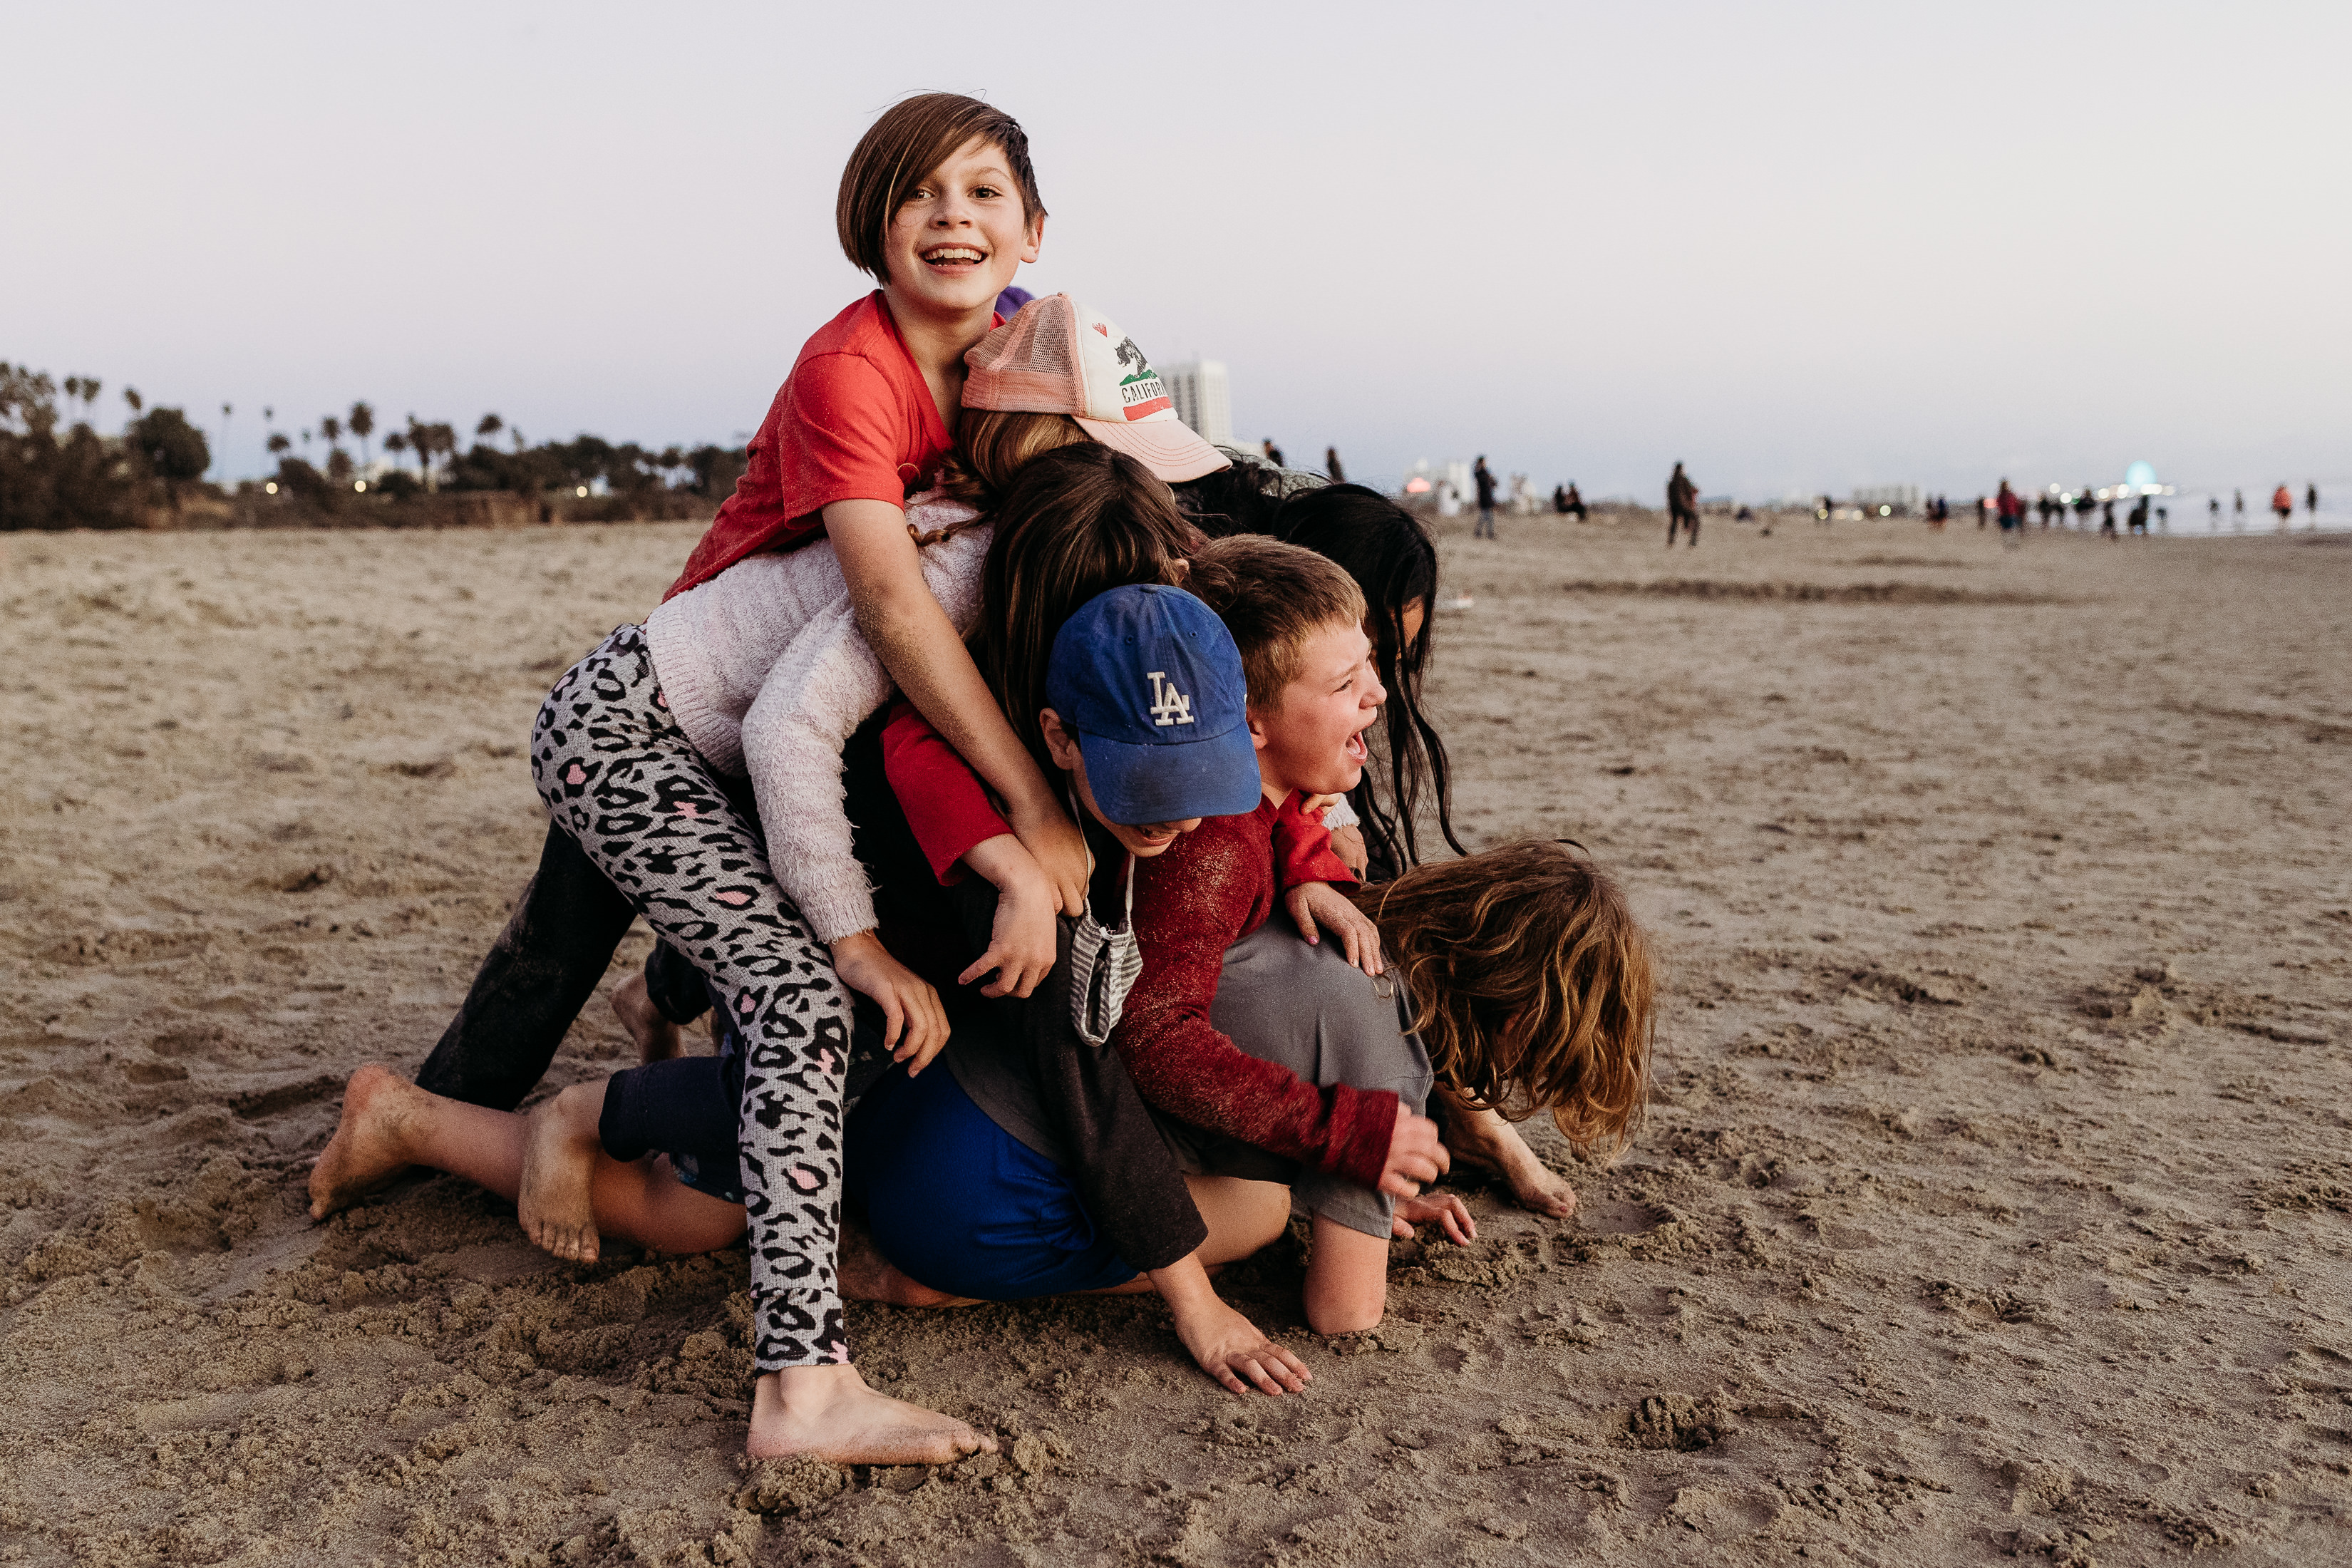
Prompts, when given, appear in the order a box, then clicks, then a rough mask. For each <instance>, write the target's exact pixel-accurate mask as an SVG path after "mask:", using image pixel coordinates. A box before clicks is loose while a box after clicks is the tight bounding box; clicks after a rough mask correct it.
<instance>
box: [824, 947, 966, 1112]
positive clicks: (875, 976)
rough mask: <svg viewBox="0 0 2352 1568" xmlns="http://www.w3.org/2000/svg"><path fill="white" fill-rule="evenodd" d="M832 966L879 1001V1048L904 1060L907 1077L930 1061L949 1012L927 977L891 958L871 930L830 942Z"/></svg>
mask: <svg viewBox="0 0 2352 1568" xmlns="http://www.w3.org/2000/svg"><path fill="white" fill-rule="evenodd" d="M833 971H834V973H835V974H838V975H840V976H841V979H842V983H843V984H845V985H847V986H848V987H849V988H850V989H851V990H853V991H857V992H862V993H863V994H866V995H867V996H871V997H872V998H874V1000H875V1001H876V1002H877V1003H878V1004H879V1005H881V1008H882V1019H883V1023H882V1048H883V1049H884V1050H887V1051H888V1052H889V1053H890V1058H891V1059H892V1060H893V1061H901V1062H905V1063H906V1064H907V1076H908V1078H912V1077H914V1076H915V1075H916V1074H918V1073H919V1072H921V1071H922V1070H923V1069H924V1068H927V1067H929V1066H930V1065H931V1058H933V1057H935V1056H938V1055H939V1054H940V1047H942V1046H944V1045H946V1044H947V1043H948V1015H947V1009H946V1008H944V1007H942V1006H940V994H939V993H938V992H937V991H934V990H932V989H931V986H930V983H929V981H927V980H925V979H923V978H922V977H921V976H920V975H919V974H917V973H915V972H914V971H913V970H911V969H908V967H907V966H906V965H905V964H903V963H899V962H898V960H897V959H895V958H893V957H891V956H890V954H889V952H888V950H887V949H886V948H884V947H883V945H882V942H881V939H880V938H878V937H877V936H876V935H875V934H874V933H873V932H872V931H859V932H858V933H857V934H856V935H855V936H845V937H843V938H842V939H841V940H840V941H839V942H835V943H834V944H833Z"/></svg>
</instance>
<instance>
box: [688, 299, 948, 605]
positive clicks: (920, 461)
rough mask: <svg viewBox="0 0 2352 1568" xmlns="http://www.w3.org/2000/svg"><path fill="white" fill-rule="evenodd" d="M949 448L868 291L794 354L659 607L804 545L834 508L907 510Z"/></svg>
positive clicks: (925, 387)
mask: <svg viewBox="0 0 2352 1568" xmlns="http://www.w3.org/2000/svg"><path fill="white" fill-rule="evenodd" d="M952 440H953V438H952V437H950V434H949V432H948V427H947V425H946V423H945V422H944V421H942V420H941V419H940V405H939V404H938V403H937V402H935V401H933V399H932V397H931V389H930V387H929V384H926V383H925V382H924V380H923V373H922V371H921V370H919V369H918V368H917V366H916V364H915V362H914V360H913V358H912V357H911V356H910V355H908V353H907V344H906V340H904V339H903V338H901V337H899V335H898V323H896V322H895V321H891V319H890V308H889V306H888V305H887V303H885V302H884V300H883V298H882V291H881V290H880V289H876V290H875V291H874V292H873V293H871V294H868V295H866V298H864V299H863V300H858V301H857V302H856V304H854V305H852V306H850V307H849V309H847V310H844V311H842V313H841V314H839V315H838V316H835V318H834V319H833V320H832V321H827V322H826V323H825V324H824V326H822V327H820V328H818V329H817V331H816V333H815V335H814V336H813V337H811V338H810V339H809V341H808V342H806V343H804V344H803V345H802V347H801V355H800V358H799V359H797V360H795V361H793V374H790V375H788V376H786V377H785V378H784V384H783V386H782V389H781V390H779V391H778V392H777V394H776V400H775V402H773V403H772V404H771V405H769V406H768V416H767V417H766V418H765V419H763V420H761V422H760V432H759V434H758V435H756V436H754V437H751V448H750V452H749V456H750V458H751V466H750V467H748V468H745V469H744V470H743V477H742V478H741V479H738V480H737V481H736V482H735V493H734V494H733V495H731V496H729V497H728V498H727V500H726V501H725V503H724V504H722V505H721V506H720V507H719V515H718V516H717V517H715V518H713V519H711V521H710V527H709V530H708V531H705V532H704V534H703V536H702V538H701V540H700V541H699V542H698V543H696V545H695V547H694V553H693V554H691V555H689V556H688V557H687V558H686V570H685V571H684V572H683V573H681V574H679V575H678V579H677V582H675V583H673V584H670V589H669V592H668V593H667V594H665V595H662V597H663V598H665V599H667V598H670V597H672V596H674V595H678V594H683V593H685V592H686V591H687V590H688V588H692V587H697V586H699V585H700V584H704V583H708V582H709V581H710V579H712V578H713V577H716V576H718V575H719V574H720V573H721V572H724V571H726V570H727V568H729V567H730V566H732V565H734V564H735V563H737V562H738V561H740V560H742V559H743V558H744V557H745V556H747V555H757V554H759V553H760V552H762V551H768V550H792V549H794V548H796V547H798V546H800V545H803V544H805V543H807V542H809V540H810V539H811V538H812V537H814V535H815V533H816V532H817V531H818V530H820V529H822V528H823V527H824V515H823V514H824V509H825V508H826V507H827V506H830V505H831V504H832V503H834V502H835V501H837V500H878V501H887V502H889V503H890V504H891V505H892V506H901V505H904V504H905V502H906V499H907V497H908V496H909V495H910V494H913V493H914V492H915V491H917V490H919V489H922V488H924V487H925V486H926V485H928V484H929V482H930V480H931V479H932V477H933V476H934V475H935V474H936V473H937V472H938V471H939V467H940V459H941V458H945V457H946V456H947V454H948V449H949V447H950V445H951V444H952Z"/></svg>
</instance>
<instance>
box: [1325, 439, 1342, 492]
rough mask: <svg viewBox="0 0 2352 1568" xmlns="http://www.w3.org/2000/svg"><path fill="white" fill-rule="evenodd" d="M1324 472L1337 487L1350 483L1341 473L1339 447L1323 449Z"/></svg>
mask: <svg viewBox="0 0 2352 1568" xmlns="http://www.w3.org/2000/svg"><path fill="white" fill-rule="evenodd" d="M1323 471H1324V472H1325V473H1327V474H1328V475H1330V476H1331V482H1332V483H1333V484H1335V485H1344V484H1346V483H1347V482H1348V476H1347V475H1346V474H1345V473H1343V472H1341V471H1340V468H1339V447H1324V448H1323Z"/></svg>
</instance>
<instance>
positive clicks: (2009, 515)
mask: <svg viewBox="0 0 2352 1568" xmlns="http://www.w3.org/2000/svg"><path fill="white" fill-rule="evenodd" d="M1992 508H1993V511H1994V513H1995V514H1996V515H1997V516H1998V517H1999V518H2000V542H2001V544H2002V546H2003V548H2005V549H2010V550H2014V549H2016V548H2017V546H2018V545H2019V543H2020V542H2021V541H2020V539H2019V537H2018V536H2019V535H2020V534H2021V533H2023V532H2024V531H2025V498H2024V497H2023V496H2021V495H2019V494H2018V493H2017V492H2016V491H2015V490H2013V489H2010V488H2009V481H2008V480H2007V479H2003V480H2001V481H2000V490H1998V491H1997V492H1996V493H1995V494H1994V496H1993V498H1992Z"/></svg>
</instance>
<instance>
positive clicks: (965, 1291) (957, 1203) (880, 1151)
mask: <svg viewBox="0 0 2352 1568" xmlns="http://www.w3.org/2000/svg"><path fill="white" fill-rule="evenodd" d="M847 1144H848V1169H847V1171H846V1172H845V1181H846V1186H847V1192H848V1195H849V1199H850V1201H851V1202H852V1203H859V1204H863V1205H865V1208H866V1223H867V1224H868V1225H870V1226H872V1227H873V1232H874V1244H875V1246H876V1247H879V1248H880V1249H881V1252H882V1256H883V1257H885V1258H888V1259H889V1260H890V1261H891V1262H892V1263H894V1264H897V1265H898V1268H899V1269H900V1270H901V1271H902V1272H903V1273H905V1274H906V1275H908V1277H909V1278H910V1279H916V1280H919V1281H920V1282H921V1283H923V1284H925V1285H928V1286H929V1287H930V1288H931V1289H934V1290H944V1291H946V1292H947V1293H948V1294H950V1295H951V1296H971V1297H973V1298H976V1299H977V1300H982V1301H1018V1300H1023V1299H1024V1298H1026V1297H1031V1296H1059V1295H1063V1294H1065V1293H1066V1292H1069V1291H1073V1290H1099V1289H1104V1288H1105V1287H1107V1286H1111V1285H1124V1284H1126V1283H1127V1282H1128V1281H1129V1280H1130V1279H1134V1278H1135V1270H1134V1269H1132V1268H1129V1267H1128V1265H1127V1263H1126V1262H1125V1260H1123V1259H1122V1258H1120V1257H1119V1256H1118V1251H1117V1250H1116V1249H1115V1248H1113V1247H1112V1246H1111V1245H1110V1243H1109V1242H1108V1240H1106V1239H1104V1238H1103V1237H1101V1236H1100V1235H1098V1234H1097V1231H1096V1229H1095V1223H1094V1219H1093V1217H1092V1216H1091V1215H1088V1214H1087V1208H1086V1205H1085V1204H1084V1203H1083V1202H1082V1201H1080V1199H1079V1197H1078V1190H1077V1187H1076V1184H1073V1183H1072V1182H1071V1180H1070V1178H1069V1177H1068V1176H1066V1175H1065V1174H1064V1173H1063V1172H1062V1168H1061V1167H1060V1166H1059V1165H1056V1164H1055V1163H1054V1162H1053V1161H1051V1160H1048V1159H1047V1158H1045V1156H1044V1155H1043V1154H1040V1153H1038V1152H1036V1151H1035V1150H1034V1149H1032V1148H1030V1147H1029V1146H1028V1145H1027V1144H1025V1143H1024V1142H1021V1141H1020V1140H1019V1139H1017V1138H1015V1137H1013V1134H1011V1133H1010V1132H1007V1131H1004V1129H1003V1128H1002V1127H999V1126H998V1125H997V1124H996V1123H995V1122H993V1121H990V1120H989V1117H988V1113H987V1112H986V1111H984V1110H981V1109H980V1107H978V1106H976V1105H974V1104H973V1103H972V1102H971V1097H970V1096H968V1095H966V1094H965V1093H964V1091H963V1086H962V1085H961V1084H959V1083H957V1082H956V1080H955V1074H953V1073H951V1072H950V1071H949V1070H948V1069H947V1067H946V1065H945V1064H944V1063H940V1062H934V1063H932V1064H931V1066H930V1067H929V1068H926V1069H925V1070H924V1072H923V1075H922V1076H921V1077H920V1078H915V1079H909V1078H908V1076H907V1072H906V1069H905V1068H892V1069H891V1070H890V1071H889V1072H888V1073H887V1074H885V1075H884V1076H883V1078H882V1079H881V1081H880V1082H878V1083H877V1084H876V1085H875V1086H874V1087H873V1088H872V1089H868V1090H867V1091H866V1096H865V1098H864V1099H862V1100H859V1101H858V1103H857V1109H856V1111H854V1112H853V1113H852V1114H851V1116H850V1118H849V1136H848V1139H847Z"/></svg>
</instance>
